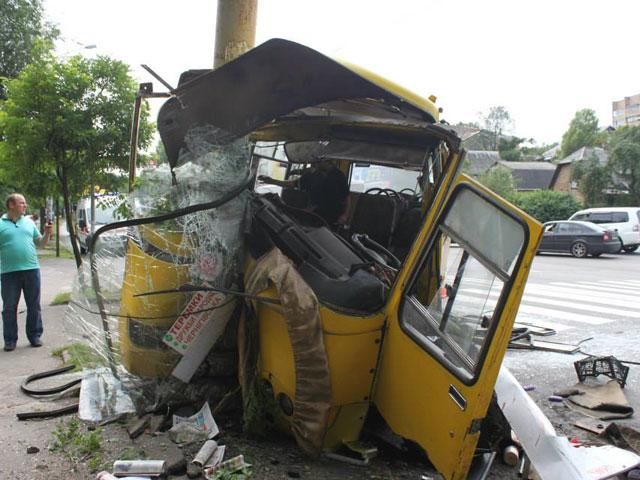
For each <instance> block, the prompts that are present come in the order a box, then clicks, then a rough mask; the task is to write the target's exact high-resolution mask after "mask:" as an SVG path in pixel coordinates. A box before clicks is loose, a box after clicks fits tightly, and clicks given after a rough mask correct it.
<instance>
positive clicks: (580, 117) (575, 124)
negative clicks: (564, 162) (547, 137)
mask: <svg viewBox="0 0 640 480" xmlns="http://www.w3.org/2000/svg"><path fill="white" fill-rule="evenodd" d="M599 139H600V135H599V133H598V117H597V116H596V112H594V111H593V110H591V109H589V108H585V109H583V110H580V111H579V112H577V113H576V114H575V116H574V117H573V119H572V120H571V123H570V124H569V129H568V130H567V131H566V132H565V133H564V135H563V136H562V143H561V144H560V158H565V157H567V156H568V155H571V154H572V153H573V152H575V151H576V150H578V149H580V148H582V147H593V146H595V145H596V144H597V143H598V141H599Z"/></svg>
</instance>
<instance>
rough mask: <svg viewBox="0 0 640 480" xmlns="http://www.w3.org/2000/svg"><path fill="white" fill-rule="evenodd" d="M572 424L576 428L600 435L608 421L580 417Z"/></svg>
mask: <svg viewBox="0 0 640 480" xmlns="http://www.w3.org/2000/svg"><path fill="white" fill-rule="evenodd" d="M574 425H575V426H576V427H578V428H581V429H583V430H586V431H587V432H591V433H595V434H596V435H600V434H601V433H602V432H604V431H605V429H606V428H607V427H608V426H609V422H603V421H602V420H597V419H593V418H581V419H580V420H578V421H576V422H575V423H574Z"/></svg>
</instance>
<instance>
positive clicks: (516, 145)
mask: <svg viewBox="0 0 640 480" xmlns="http://www.w3.org/2000/svg"><path fill="white" fill-rule="evenodd" d="M522 142H524V138H518V137H511V138H509V139H506V138H500V140H499V141H498V152H499V153H500V158H502V159H503V160H507V161H508V162H519V161H520V160H522V151H521V150H520V144H521V143H522Z"/></svg>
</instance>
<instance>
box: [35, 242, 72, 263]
mask: <svg viewBox="0 0 640 480" xmlns="http://www.w3.org/2000/svg"><path fill="white" fill-rule="evenodd" d="M43 250H44V252H42V253H40V254H39V255H38V256H39V257H40V258H56V246H55V244H54V245H53V246H51V244H49V245H47V246H46V247H45V248H44V249H43ZM58 258H68V259H72V260H74V259H75V258H76V257H74V256H73V252H70V251H69V250H67V249H66V248H64V247H62V246H61V247H60V256H59V257H58Z"/></svg>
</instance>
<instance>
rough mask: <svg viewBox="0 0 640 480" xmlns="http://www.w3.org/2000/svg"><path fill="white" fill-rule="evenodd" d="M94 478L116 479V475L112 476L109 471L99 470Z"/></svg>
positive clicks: (100, 479)
mask: <svg viewBox="0 0 640 480" xmlns="http://www.w3.org/2000/svg"><path fill="white" fill-rule="evenodd" d="M96 480H118V477H114V476H113V475H111V474H110V473H109V472H100V473H98V475H96Z"/></svg>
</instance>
